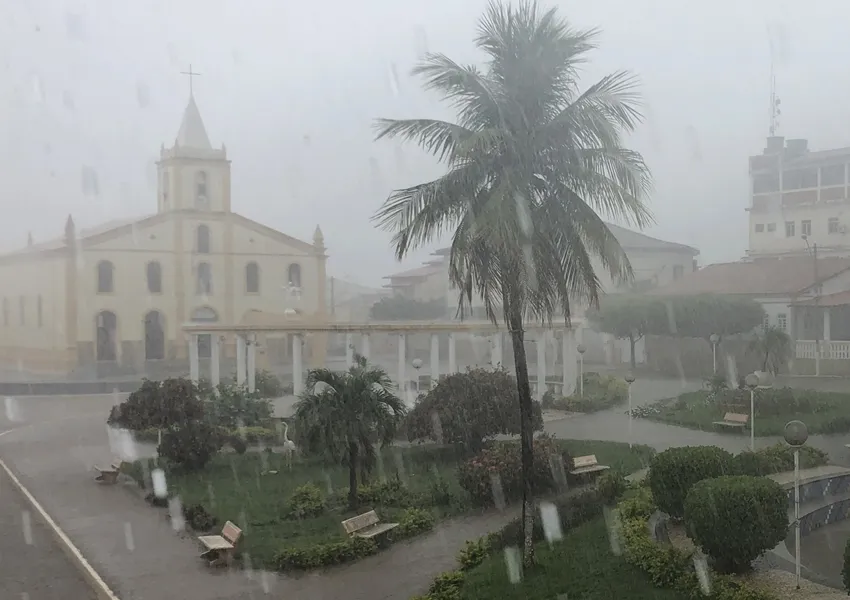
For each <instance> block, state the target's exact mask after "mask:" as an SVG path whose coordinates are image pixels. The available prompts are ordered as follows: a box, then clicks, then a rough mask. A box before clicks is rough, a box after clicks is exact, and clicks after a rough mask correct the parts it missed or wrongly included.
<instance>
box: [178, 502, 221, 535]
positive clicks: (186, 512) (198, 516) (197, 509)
mask: <svg viewBox="0 0 850 600" xmlns="http://www.w3.org/2000/svg"><path fill="white" fill-rule="evenodd" d="M183 518H184V519H186V523H187V524H188V525H189V527H191V528H192V529H194V530H195V531H198V532H201V533H206V532H208V531H210V530H211V529H212V528H213V527H215V526H216V524H217V520H216V518H215V517H214V516H213V515H211V514H210V513H209V512H207V509H206V508H204V507H203V506H202V505H201V504H193V505H191V506H184V507H183Z"/></svg>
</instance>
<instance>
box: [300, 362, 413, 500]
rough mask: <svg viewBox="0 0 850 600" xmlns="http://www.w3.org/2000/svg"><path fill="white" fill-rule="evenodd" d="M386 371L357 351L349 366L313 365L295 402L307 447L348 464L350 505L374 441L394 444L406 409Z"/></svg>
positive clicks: (370, 462) (371, 461)
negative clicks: (345, 369) (331, 368)
mask: <svg viewBox="0 0 850 600" xmlns="http://www.w3.org/2000/svg"><path fill="white" fill-rule="evenodd" d="M393 388H394V384H393V383H392V380H391V379H390V377H389V375H387V372H386V371H384V370H383V369H381V368H379V367H376V366H373V365H370V364H368V363H367V361H366V359H365V358H363V357H361V356H357V357H356V360H355V364H354V365H353V366H352V367H351V368H350V369H348V371H331V370H329V369H313V370H311V371H309V372H308V374H307V382H306V390H307V391H306V392H305V393H304V394H302V395H301V399H300V400H299V401H298V403H297V404H296V405H295V417H294V421H295V426H296V427H295V429H296V432H297V437H298V441H299V442H300V444H301V446H302V447H303V448H305V449H306V450H307V451H309V452H314V453H327V454H329V455H330V456H331V457H332V458H334V459H338V460H341V461H342V462H344V463H345V464H347V465H348V504H349V506H350V507H351V508H354V507H356V506H357V473H358V469H360V470H361V472H364V471H365V470H368V469H370V468H371V466H372V465H373V464H374V456H375V452H376V450H375V446H376V445H380V446H385V445H387V444H390V443H392V441H393V439H394V438H395V434H396V431H397V429H398V426H399V423H400V422H401V419H402V418H403V417H404V414H405V406H404V403H403V402H402V401H401V400H400V399H399V398H398V397H397V396H396V395H395V394H394V393H393Z"/></svg>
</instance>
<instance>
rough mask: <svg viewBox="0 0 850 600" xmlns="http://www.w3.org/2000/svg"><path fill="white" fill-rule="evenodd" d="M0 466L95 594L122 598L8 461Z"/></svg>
mask: <svg viewBox="0 0 850 600" xmlns="http://www.w3.org/2000/svg"><path fill="white" fill-rule="evenodd" d="M4 433H6V432H4ZM0 467H2V469H3V471H5V473H6V475H8V476H9V479H11V480H12V483H13V484H14V485H15V487H16V488H18V491H20V492H21V494H22V495H23V496H24V498H26V500H27V502H28V503H29V504H30V506H32V508H33V510H34V511H35V512H36V513H38V515H39V516H40V517H41V520H42V521H44V522H45V523H46V524H47V526H48V528H49V529H50V532H51V533H52V534H53V537H54V538H55V539H56V542H57V543H58V544H59V547H60V548H62V551H63V552H64V553H65V555H66V556H67V557H68V559H69V560H70V561H71V563H72V564H73V565H74V566H75V567H76V568H77V570H78V571H79V572H80V574H81V575H82V576H83V579H85V580H86V583H88V584H89V586H90V587H91V588H92V590H93V591H94V593H95V596H96V597H97V598H98V600H120V599H119V598H118V596H116V595H115V593H114V592H113V591H112V590H111V589H110V588H109V586H108V585H107V584H106V582H105V581H104V580H103V578H102V577H101V576H100V575H99V574H98V572H97V571H95V570H94V567H92V566H91V564H90V563H89V561H87V560H86V558H85V557H84V556H83V554H82V552H80V550H79V548H77V547H76V546H75V545H74V543H73V542H72V541H71V539H70V538H69V537H68V535H67V534H66V533H65V532H64V531H62V528H61V527H59V525H58V524H57V523H56V521H54V520H53V518H52V517H51V516H50V515H49V514H48V513H47V511H46V510H44V508H43V507H42V506H41V504H39V502H38V500H36V499H35V496H33V495H32V494H31V493H30V491H29V490H28V489H27V488H26V487H25V486H24V484H23V483H21V481H20V479H18V477H17V475H15V474H14V473H13V472H12V470H11V469H10V468H9V467H8V466H7V465H6V463H5V462H4V461H3V460H2V459H0Z"/></svg>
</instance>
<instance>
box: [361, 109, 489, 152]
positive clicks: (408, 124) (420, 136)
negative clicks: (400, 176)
mask: <svg viewBox="0 0 850 600" xmlns="http://www.w3.org/2000/svg"><path fill="white" fill-rule="evenodd" d="M375 130H376V132H377V133H376V134H375V140H381V139H384V138H402V139H403V140H405V141H409V142H415V143H417V144H418V145H419V147H420V148H422V149H424V150H426V151H427V152H428V153H430V154H433V155H434V156H436V157H437V159H439V160H440V161H443V160H446V159H447V158H451V157H453V156H454V155H455V154H456V149H457V147H458V146H459V145H461V144H463V143H464V142H465V141H467V140H469V139H470V138H471V137H472V136H473V135H474V132H473V131H470V130H469V129H467V128H465V127H462V126H460V125H455V124H454V123H448V122H446V121H440V120H436V119H378V120H376V121H375Z"/></svg>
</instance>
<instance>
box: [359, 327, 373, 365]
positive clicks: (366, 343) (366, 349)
mask: <svg viewBox="0 0 850 600" xmlns="http://www.w3.org/2000/svg"><path fill="white" fill-rule="evenodd" d="M371 353H372V345H371V344H370V338H369V333H364V334H363V335H362V336H361V337H360V354H361V355H363V358H365V359H366V360H369V358H370V357H371Z"/></svg>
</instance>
